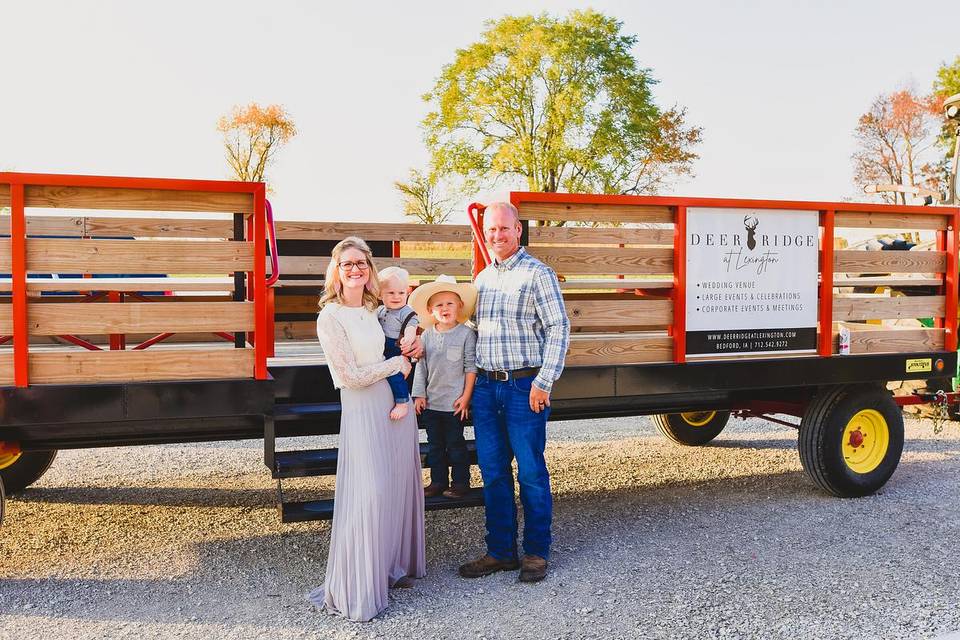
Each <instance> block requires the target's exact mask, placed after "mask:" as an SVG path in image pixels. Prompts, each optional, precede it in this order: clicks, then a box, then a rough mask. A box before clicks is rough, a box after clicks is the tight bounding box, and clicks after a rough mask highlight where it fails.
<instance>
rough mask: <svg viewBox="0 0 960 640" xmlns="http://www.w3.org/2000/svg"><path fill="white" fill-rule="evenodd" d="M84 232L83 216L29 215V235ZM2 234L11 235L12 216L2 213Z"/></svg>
mask: <svg viewBox="0 0 960 640" xmlns="http://www.w3.org/2000/svg"><path fill="white" fill-rule="evenodd" d="M82 234H83V218H77V217H67V216H30V215H28V216H27V237H29V236H41V235H42V236H68V237H71V238H79V237H80V236H81V235H82ZM0 235H10V216H9V215H0Z"/></svg>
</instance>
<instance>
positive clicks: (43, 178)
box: [0, 172, 279, 387]
mask: <svg viewBox="0 0 960 640" xmlns="http://www.w3.org/2000/svg"><path fill="white" fill-rule="evenodd" d="M0 184H8V185H10V236H11V237H10V253H11V255H10V257H11V290H12V292H11V298H12V299H11V311H12V320H13V357H14V384H15V385H16V386H18V387H26V386H28V385H29V382H30V381H29V332H28V325H27V304H28V299H27V265H26V243H27V230H26V217H25V212H24V205H25V198H24V192H25V188H26V187H28V186H48V187H76V188H83V187H95V188H106V189H151V190H161V191H201V192H202V191H206V192H216V193H249V194H251V195H252V196H253V200H254V207H253V215H252V216H250V217H249V219H250V222H251V224H250V226H249V227H248V229H250V231H251V232H252V233H251V234H250V235H248V236H247V237H248V238H250V237H251V236H252V239H253V242H254V261H255V262H254V267H253V272H252V273H251V274H249V276H250V279H249V280H248V285H250V286H248V287H247V290H248V292H249V298H248V299H250V300H252V301H253V302H254V309H255V311H254V316H255V329H256V333H259V334H260V340H257V341H256V343H255V344H254V354H255V358H254V371H253V374H254V377H255V378H257V379H260V380H264V379H267V378H268V377H269V373H268V372H267V357H269V356H270V355H272V354H273V332H272V331H269V330H268V329H269V328H270V325H271V323H272V314H273V305H272V300H271V296H270V295H268V289H267V288H268V283H267V277H266V258H267V256H266V232H267V220H266V218H267V215H268V213H267V209H268V207H269V205H268V204H267V202H266V187H265V185H264V184H263V183H261V182H228V181H220V180H181V179H175V178H128V177H119V176H87V175H64V174H38V173H12V172H0ZM270 214H272V211H270ZM271 218H272V215H271ZM270 226H271V229H270V230H271V260H272V261H276V260H277V252H276V249H275V247H276V237H275V233H274V232H273V228H272V226H273V225H272V223H271V225H270ZM251 227H252V228H251ZM278 277H279V268H278V266H276V264H275V263H274V269H273V273H272V274H271V278H273V279H274V280H275V279H276V278H278ZM118 295H122V294H118V293H117V292H113V293H111V294H110V297H111V300H112V301H119V299H118ZM268 315H269V317H268ZM218 335H220V334H218ZM227 335H229V334H227V333H223V334H222V336H221V337H224V336H227ZM62 337H63V338H64V339H66V340H69V341H70V342H73V343H74V344H78V345H80V346H83V347H84V348H88V349H89V348H94V349H98V350H99V347H96V345H93V344H91V343H89V342H87V341H85V340H82V339H80V338H77V337H76V336H62ZM166 337H168V336H167V335H166V334H161V335H160V336H157V337H156V338H152V339H151V340H148V341H147V343H151V344H153V343H155V342H159V341H160V340H163V339H165V338H166ZM251 337H252V335H251ZM231 339H232V336H231ZM2 340H3V337H0V341H2ZM124 341H125V338H124V336H111V337H110V346H111V348H112V349H122V348H124V347H125V345H124ZM147 343H143V344H141V345H138V346H137V347H135V348H137V349H143V348H146V347H147V346H149V344H147Z"/></svg>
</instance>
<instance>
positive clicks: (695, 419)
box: [680, 411, 717, 427]
mask: <svg viewBox="0 0 960 640" xmlns="http://www.w3.org/2000/svg"><path fill="white" fill-rule="evenodd" d="M715 415H717V412H716V411H688V412H687V413H681V414H680V417H681V418H683V421H684V422H686V423H687V424H688V425H690V426H691V427H704V426H706V425H708V424H710V421H711V420H713V417H714V416H715Z"/></svg>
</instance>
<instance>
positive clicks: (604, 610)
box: [0, 418, 960, 640]
mask: <svg viewBox="0 0 960 640" xmlns="http://www.w3.org/2000/svg"><path fill="white" fill-rule="evenodd" d="M549 433H550V438H551V442H550V445H549V448H548V462H549V464H550V468H551V471H552V477H553V490H554V494H555V496H556V502H555V520H554V535H555V546H554V558H553V562H552V569H551V573H550V575H549V577H548V579H547V580H545V581H544V582H542V583H539V584H534V585H523V584H519V583H518V582H516V574H515V573H511V574H497V575H494V576H490V577H487V578H482V579H479V580H473V581H467V580H462V579H460V578H458V577H457V576H456V567H457V565H458V564H460V563H461V562H463V561H465V560H468V559H471V558H472V557H474V556H475V555H476V554H477V553H479V552H480V551H481V550H482V539H483V520H482V515H483V514H482V510H480V509H468V510H459V511H445V512H435V513H429V514H427V540H428V542H427V561H428V571H429V576H428V577H427V578H425V579H424V580H421V581H418V583H417V587H416V588H415V589H412V590H408V591H398V592H393V601H392V604H391V606H390V608H389V609H388V610H387V612H386V613H385V614H384V615H382V616H381V617H380V618H378V619H376V620H375V621H373V622H371V623H368V624H353V623H349V622H345V621H343V620H340V619H338V618H334V617H330V616H328V615H326V614H322V613H317V612H316V611H314V610H313V609H312V608H311V607H310V606H309V605H308V604H307V603H306V602H305V601H304V599H303V596H304V594H305V593H306V592H307V591H308V590H309V589H310V588H312V587H314V586H316V585H318V584H319V583H320V582H321V581H322V576H323V567H324V562H325V559H326V553H327V541H328V539H329V523H310V524H298V525H283V524H280V522H279V521H278V516H277V514H276V511H275V509H274V500H275V493H274V489H273V484H272V482H271V481H270V480H269V478H268V476H267V472H266V470H265V469H264V468H263V467H262V464H261V462H260V457H261V443H260V442H259V441H250V442H240V443H214V444H202V445H176V446H154V447H133V448H126V449H104V450H84V451H67V452H63V453H61V455H60V457H59V458H58V459H57V461H56V463H55V464H54V466H53V468H52V469H51V471H50V472H49V473H48V474H47V476H45V477H44V478H43V479H42V480H41V481H40V482H39V483H38V484H37V485H36V486H35V487H34V488H32V489H31V490H28V491H27V492H26V493H25V494H24V495H22V496H20V497H17V498H15V499H13V500H12V501H11V502H10V503H9V504H8V514H7V517H8V520H7V522H6V524H5V525H4V526H3V527H2V528H0V638H11V639H17V640H21V639H25V638H29V639H40V638H70V639H78V638H105V637H109V638H202V639H203V640H215V639H219V638H258V639H259V638H270V639H271V640H273V639H283V638H423V639H424V640H426V639H432V638H489V639H493V638H604V639H610V638H697V639H701V638H764V639H767V638H790V639H794V638H930V637H936V636H938V635H941V634H946V633H948V632H951V631H956V630H958V629H960V544H958V540H960V425H957V424H956V423H950V424H948V425H947V426H946V429H945V431H944V432H943V433H942V434H941V435H939V436H935V435H934V434H933V431H932V426H931V423H930V422H929V421H918V420H914V419H910V420H908V421H907V437H908V441H907V445H906V450H905V453H904V458H903V461H902V462H901V464H900V468H899V470H898V471H897V473H896V474H895V475H894V477H893V479H892V480H891V481H890V483H889V484H888V485H887V486H886V487H885V488H884V489H883V490H882V491H881V492H880V493H879V494H877V495H875V496H872V497H869V498H863V499H858V500H840V499H836V498H831V497H827V496H825V495H822V494H820V493H819V492H818V491H817V490H816V489H815V488H814V487H813V485H812V484H811V483H810V482H809V481H807V479H806V477H805V476H804V474H803V473H802V471H801V469H800V463H799V460H798V457H797V453H796V436H795V434H794V432H793V431H792V430H790V429H788V428H785V427H780V426H776V425H771V424H768V423H765V422H762V421H759V420H750V421H731V424H730V426H729V427H728V428H727V430H726V431H725V432H724V433H723V434H721V436H720V437H719V438H718V439H717V440H716V441H715V443H714V445H713V446H709V447H703V448H687V447H680V446H676V445H673V444H670V443H668V442H666V441H665V440H663V439H661V438H659V437H657V436H656V435H654V430H653V427H652V425H651V423H650V422H649V420H647V419H645V418H643V419H637V418H620V419H609V420H599V421H580V422H567V423H554V424H552V425H551V426H550V432H549ZM317 440H318V439H311V440H310V441H309V442H310V443H311V444H313V443H316V441H317ZM284 444H287V446H289V447H290V448H292V447H295V446H303V445H305V444H307V442H305V441H301V442H295V441H290V442H287V443H284ZM331 484H332V479H329V478H323V479H308V480H292V481H287V482H286V483H285V485H284V486H285V489H289V490H290V491H291V492H292V493H293V494H296V493H298V492H302V493H303V495H312V496H316V495H318V494H322V493H326V492H328V491H329V490H330V488H331Z"/></svg>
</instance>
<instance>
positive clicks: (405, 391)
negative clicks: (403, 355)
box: [383, 338, 413, 404]
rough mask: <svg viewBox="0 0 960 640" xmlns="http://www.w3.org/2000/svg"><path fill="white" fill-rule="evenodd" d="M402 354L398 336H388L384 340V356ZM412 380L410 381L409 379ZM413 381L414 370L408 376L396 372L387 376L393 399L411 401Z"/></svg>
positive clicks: (398, 402) (389, 356)
mask: <svg viewBox="0 0 960 640" xmlns="http://www.w3.org/2000/svg"><path fill="white" fill-rule="evenodd" d="M399 355H400V347H398V346H397V339H396V338H387V339H386V340H384V342H383V356H384V357H385V358H393V357H394V356H399ZM408 380H409V381H410V382H409V383H408V382H407V381H408ZM412 383H413V371H412V370H411V371H410V375H409V376H407V377H406V378H404V377H403V374H402V373H395V374H393V375H392V376H388V377H387V384H389V385H390V391H392V392H393V401H394V402H396V403H397V404H400V403H403V402H410V385H411V384H412Z"/></svg>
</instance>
